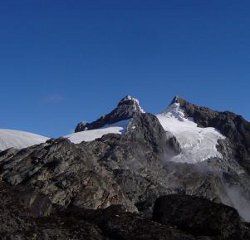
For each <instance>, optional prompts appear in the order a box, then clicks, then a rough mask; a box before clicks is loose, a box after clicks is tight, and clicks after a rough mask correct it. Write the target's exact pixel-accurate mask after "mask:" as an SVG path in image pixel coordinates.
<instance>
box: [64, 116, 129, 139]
mask: <svg viewBox="0 0 250 240" xmlns="http://www.w3.org/2000/svg"><path fill="white" fill-rule="evenodd" d="M128 123H129V120H124V121H120V122H117V123H114V124H110V125H105V126H104V127H102V128H99V129H93V130H85V131H82V132H77V133H73V134H70V135H67V136H64V137H65V138H68V139H69V140H70V141H71V142H72V143H75V144H78V143H81V142H83V141H85V142H90V141H93V140H95V139H97V138H101V137H102V136H103V135H105V134H109V133H115V134H123V133H124V132H125V131H126V130H127V126H128Z"/></svg>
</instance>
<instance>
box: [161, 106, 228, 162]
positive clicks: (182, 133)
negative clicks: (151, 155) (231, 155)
mask: <svg viewBox="0 0 250 240" xmlns="http://www.w3.org/2000/svg"><path fill="white" fill-rule="evenodd" d="M156 116H157V118H158V119H159V121H160V123H161V125H162V126H163V128H164V130H165V131H168V132H171V133H172V134H173V135H174V136H175V137H176V139H177V140H178V142H179V143H180V146H181V153H180V154H179V155H177V156H175V157H173V159H172V161H176V162H188V163H197V162H201V161H204V160H206V159H209V158H212V157H219V158H221V157H222V156H221V153H220V152H218V150H217V148H216V145H217V142H218V140H219V139H224V138H225V137H224V136H223V135H222V134H221V133H219V132H218V131H217V130H216V129H215V128H212V127H208V128H200V127H198V126H197V124H196V123H195V122H194V121H192V119H187V118H185V115H184V112H183V111H182V109H181V108H180V105H179V103H173V104H172V105H170V106H169V107H168V109H167V110H166V111H164V112H162V113H160V114H157V115H156Z"/></svg>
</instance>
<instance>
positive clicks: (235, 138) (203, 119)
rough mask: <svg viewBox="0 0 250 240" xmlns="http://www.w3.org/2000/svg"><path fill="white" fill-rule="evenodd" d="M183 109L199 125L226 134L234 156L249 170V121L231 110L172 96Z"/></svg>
mask: <svg viewBox="0 0 250 240" xmlns="http://www.w3.org/2000/svg"><path fill="white" fill-rule="evenodd" d="M173 102H178V103H179V104H180V107H181V108H182V109H183V110H184V111H185V113H186V115H187V117H192V118H193V119H194V121H195V122H196V123H197V124H198V126H200V127H214V128H216V129H217V130H219V131H220V132H221V133H222V134H223V135H224V136H226V137H227V138H228V139H229V140H230V141H231V143H232V148H233V150H234V157H235V158H236V159H238V160H239V163H240V164H241V165H242V166H243V167H244V168H245V169H247V170H248V172H250V122H248V121H246V120H245V119H244V118H243V117H242V116H239V115H236V114H234V113H232V112H217V111H213V110H211V109H209V108H206V107H200V106H197V105H194V104H191V103H189V102H187V101H186V100H184V99H182V98H178V97H176V98H174V100H173Z"/></svg>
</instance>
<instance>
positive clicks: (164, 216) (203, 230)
mask: <svg viewBox="0 0 250 240" xmlns="http://www.w3.org/2000/svg"><path fill="white" fill-rule="evenodd" d="M153 220H155V221H157V222H159V223H162V224H166V225H172V226H176V227H177V228H179V229H181V230H183V231H186V232H189V233H191V234H193V235H195V236H200V235H205V236H210V237H216V238H221V239H235V240H236V239H240V236H241V234H242V233H241V225H240V217H239V214H238V213H237V211H236V210H235V209H233V208H231V207H228V206H225V205H223V204H217V203H213V202H211V201H208V200H207V199H203V198H197V197H194V196H188V195H168V196H164V197H160V198H158V199H157V200H156V203H155V206H154V212H153Z"/></svg>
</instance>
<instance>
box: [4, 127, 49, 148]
mask: <svg viewBox="0 0 250 240" xmlns="http://www.w3.org/2000/svg"><path fill="white" fill-rule="evenodd" d="M47 140H48V138H47V137H44V136H41V135H37V134H34V133H29V132H24V131H18V130H10V129H0V151H3V150H5V149H8V148H17V149H22V148H26V147H29V146H32V145H35V144H40V143H43V142H46V141H47Z"/></svg>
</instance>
